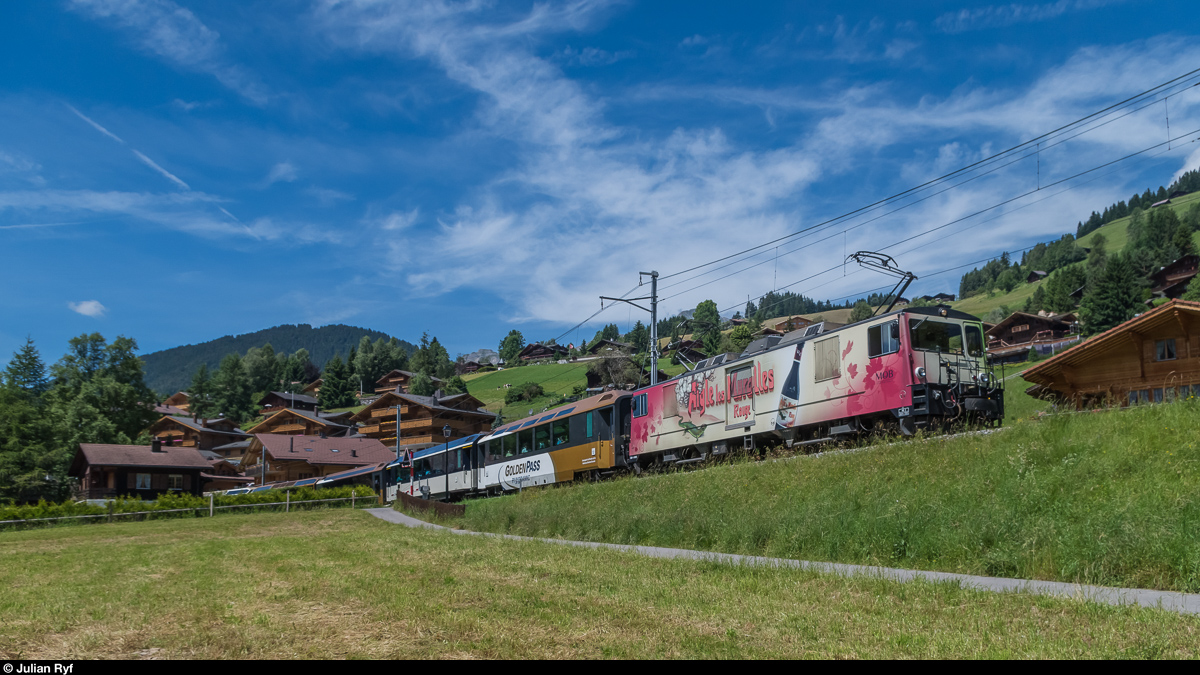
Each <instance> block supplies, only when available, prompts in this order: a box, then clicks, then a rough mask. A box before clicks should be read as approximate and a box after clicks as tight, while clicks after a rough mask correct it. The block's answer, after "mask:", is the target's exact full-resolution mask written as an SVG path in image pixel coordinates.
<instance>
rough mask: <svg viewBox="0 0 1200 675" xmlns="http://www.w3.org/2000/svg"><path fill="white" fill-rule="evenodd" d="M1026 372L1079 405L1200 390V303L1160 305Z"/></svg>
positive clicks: (1042, 387)
mask: <svg viewBox="0 0 1200 675" xmlns="http://www.w3.org/2000/svg"><path fill="white" fill-rule="evenodd" d="M1021 375H1022V377H1024V378H1025V379H1026V380H1027V381H1029V382H1033V383H1034V386H1032V387H1030V388H1029V389H1028V392H1029V393H1030V394H1031V395H1034V396H1037V397H1039V398H1047V399H1059V400H1065V401H1068V402H1069V403H1071V404H1072V405H1074V406H1075V407H1077V408H1084V407H1089V408H1090V407H1093V406H1098V405H1104V404H1109V405H1116V404H1120V405H1131V404H1136V403H1161V402H1165V401H1171V400H1174V399H1178V398H1185V397H1187V396H1200V303H1195V302H1185V301H1183V300H1172V301H1170V302H1168V303H1165V304H1162V305H1159V306H1158V307H1155V308H1154V309H1152V310H1149V311H1147V312H1146V313H1144V314H1141V315H1139V316H1136V317H1134V318H1133V319H1130V320H1129V321H1126V322H1125V323H1123V324H1121V325H1119V326H1116V327H1115V328H1112V329H1110V330H1108V331H1105V332H1104V333H1101V334H1100V335H1097V336H1096V337H1094V338H1091V339H1090V340H1088V341H1086V342H1084V343H1082V344H1080V345H1078V346H1076V347H1074V348H1072V349H1070V350H1067V351H1065V352H1063V353H1061V354H1059V355H1057V356H1055V357H1053V358H1051V359H1047V360H1045V361H1042V362H1040V363H1038V364H1037V365H1035V366H1033V367H1032V368H1030V369H1028V370H1026V371H1025V372H1023V373H1022V374H1021Z"/></svg>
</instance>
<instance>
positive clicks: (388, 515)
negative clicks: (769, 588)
mask: <svg viewBox="0 0 1200 675" xmlns="http://www.w3.org/2000/svg"><path fill="white" fill-rule="evenodd" d="M364 510H365V511H366V512H367V513H369V514H371V515H373V516H375V517H376V518H379V519H380V520H386V521H387V522H389V523H395V524H397V525H404V526H406V527H424V528H428V529H432V530H445V531H447V532H452V533H454V534H464V535H476V536H485V537H501V538H503V539H514V540H519V541H541V542H546V543H549V544H565V545H567V546H580V547H583V548H608V549H615V550H618V551H625V552H628V553H637V554H639V555H644V556H649V557H652V558H683V559H690V560H710V561H715V562H723V563H730V564H734V565H762V566H765V567H788V568H793V569H802V570H814V571H817V572H824V573H826V574H838V575H841V576H846V577H851V576H870V577H877V578H884V579H890V580H892V581H912V580H914V579H925V580H927V581H950V582H954V583H957V584H958V585H959V586H961V587H962V588H970V589H974V590H982V591H995V592H1000V593H1012V592H1019V593H1032V594H1034V595H1051V596H1057V597H1067V598H1080V599H1083V600H1090V601H1092V602H1102V603H1106V604H1110V605H1141V606H1142V607H1157V608H1160V609H1165V610H1167V611H1170V612H1179V613H1180V614H1200V594H1194V593H1174V592H1171V591H1151V590H1144V589H1139V588H1108V587H1105V586H1088V585H1085V584H1068V583H1063V582H1060V581H1031V580H1028V579H1005V578H1001V577H979V576H975V575H971V574H952V573H949V572H925V571H922V570H902V569H895V568H891V567H873V566H869V565H843V564H841V563H826V562H809V561H806V560H788V559H786V558H765V557H762V556H751V555H735V554H732V553H712V552H710V551H690V550H687V549H681V548H661V547H658V546H626V545H622V544H603V543H599V542H591V541H567V540H565V539H537V538H533V537H518V536H516V535H511V534H494V533H491V532H471V531H468V530H452V529H450V528H447V527H443V526H441V525H434V524H432V523H426V522H424V521H422V520H417V519H416V518H413V517H411V516H406V515H404V514H403V513H400V512H398V511H395V510H393V509H389V508H379V509H364Z"/></svg>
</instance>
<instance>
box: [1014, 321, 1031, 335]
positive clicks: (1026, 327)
mask: <svg viewBox="0 0 1200 675" xmlns="http://www.w3.org/2000/svg"><path fill="white" fill-rule="evenodd" d="M1027 330H1029V324H1027V323H1026V324H1022V325H1020V326H1013V329H1012V332H1014V333H1023V332H1025V331H1027Z"/></svg>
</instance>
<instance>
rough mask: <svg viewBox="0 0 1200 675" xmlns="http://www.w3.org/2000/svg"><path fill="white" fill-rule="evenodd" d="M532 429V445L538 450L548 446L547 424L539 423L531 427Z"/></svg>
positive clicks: (548, 431) (548, 430) (548, 426)
mask: <svg viewBox="0 0 1200 675" xmlns="http://www.w3.org/2000/svg"><path fill="white" fill-rule="evenodd" d="M533 431H534V434H533V436H534V440H535V441H536V444H535V446H534V447H536V448H537V449H538V450H545V449H546V448H548V447H550V425H549V424H539V425H537V426H536V427H534V428H533Z"/></svg>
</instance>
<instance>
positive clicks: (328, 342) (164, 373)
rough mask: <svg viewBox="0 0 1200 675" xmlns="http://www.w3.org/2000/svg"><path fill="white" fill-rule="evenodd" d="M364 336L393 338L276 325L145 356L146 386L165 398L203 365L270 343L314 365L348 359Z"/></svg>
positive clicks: (407, 346)
mask: <svg viewBox="0 0 1200 675" xmlns="http://www.w3.org/2000/svg"><path fill="white" fill-rule="evenodd" d="M364 335H366V336H368V337H370V338H371V340H372V341H374V340H378V339H380V338H383V339H385V340H386V339H389V338H390V336H389V335H387V334H386V333H381V332H379V331H377V330H368V329H366V328H358V327H356V326H344V325H342V324H334V325H331V326H322V327H320V328H313V327H312V326H310V325H308V324H306V323H302V324H300V325H296V326H293V325H284V326H275V327H274V328H267V329H265V330H260V331H256V332H253V333H246V334H245V335H232V336H231V335H226V336H225V337H222V338H217V339H216V340H209V341H208V342H202V343H200V344H197V345H184V346H182V347H174V348H171V349H164V350H162V351H160V352H154V353H151V354H146V355H145V356H143V357H142V360H143V361H144V362H145V368H146V384H147V385H149V387H150V388H151V389H153V390H154V391H156V392H158V393H160V394H164V395H169V394H172V393H174V392H176V391H183V390H186V389H187V387H188V385H189V384H190V383H191V381H192V375H193V374H194V373H195V372H196V369H198V368H199V367H200V366H201V364H204V365H207V366H208V368H209V370H212V371H215V370H217V368H218V366H219V365H220V363H221V359H222V358H224V357H225V356H226V355H227V354H230V353H232V352H237V353H239V354H245V353H246V351H247V350H249V349H250V348H251V347H262V346H263V345H265V344H268V343H269V344H270V345H271V346H272V347H273V348H274V349H275V351H276V352H277V353H286V354H290V353H292V352H295V351H296V350H297V349H307V350H308V353H309V357H310V358H311V359H312V362H313V363H315V364H317V365H323V364H324V363H325V362H326V361H328V360H329V359H330V358H331V357H333V355H334V354H341V355H342V358H345V357H346V356H347V355H348V354H349V353H350V348H351V347H356V346H357V345H358V343H359V340H360V339H362V337H363V336H364ZM400 345H401V346H402V347H403V348H404V350H405V351H406V352H408V353H409V354H412V352H413V350H415V349H416V346H415V345H413V344H411V343H409V342H405V341H404V340H400Z"/></svg>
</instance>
